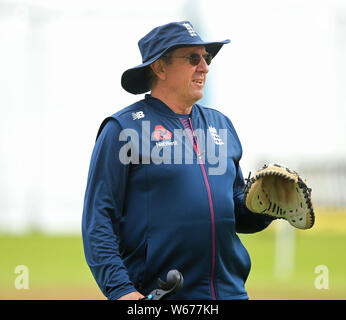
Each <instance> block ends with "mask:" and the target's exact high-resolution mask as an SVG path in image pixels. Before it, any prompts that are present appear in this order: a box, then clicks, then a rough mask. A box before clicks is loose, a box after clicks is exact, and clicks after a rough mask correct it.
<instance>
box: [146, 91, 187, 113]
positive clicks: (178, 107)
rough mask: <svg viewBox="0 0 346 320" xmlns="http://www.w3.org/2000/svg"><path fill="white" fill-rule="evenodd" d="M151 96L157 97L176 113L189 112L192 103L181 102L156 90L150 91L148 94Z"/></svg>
mask: <svg viewBox="0 0 346 320" xmlns="http://www.w3.org/2000/svg"><path fill="white" fill-rule="evenodd" d="M150 95H151V96H152V97H153V98H156V99H159V100H161V101H162V102H164V103H165V104H166V105H167V106H168V107H169V108H170V109H171V110H172V111H173V112H174V113H177V114H190V113H191V109H192V106H193V104H189V103H183V102H179V101H177V99H176V98H175V97H172V96H169V95H165V94H162V93H161V94H160V93H158V92H153V91H152V92H151V94H150Z"/></svg>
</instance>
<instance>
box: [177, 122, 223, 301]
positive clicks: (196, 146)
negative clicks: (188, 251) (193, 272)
mask: <svg viewBox="0 0 346 320" xmlns="http://www.w3.org/2000/svg"><path fill="white" fill-rule="evenodd" d="M180 121H181V123H182V125H183V127H184V128H185V129H187V128H188V127H186V126H185V124H184V122H183V121H182V119H180ZM188 121H189V124H190V128H191V134H192V135H190V132H189V131H187V133H188V136H189V139H190V140H191V143H192V145H193V148H194V150H195V152H196V155H197V158H198V162H199V165H200V167H201V170H202V173H203V178H204V182H205V185H206V188H207V193H208V201H209V208H210V216H211V227H212V265H211V276H210V284H211V292H212V296H213V300H216V295H215V287H214V273H215V251H216V249H215V214H214V205H213V199H212V196H211V190H210V185H209V181H208V177H207V173H206V170H205V166H204V163H203V161H202V157H201V153H200V152H199V149H198V145H197V140H195V138H194V136H195V133H194V131H193V126H192V121H191V119H190V118H188Z"/></svg>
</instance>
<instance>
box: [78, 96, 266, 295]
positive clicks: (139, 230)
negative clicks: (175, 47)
mask: <svg viewBox="0 0 346 320" xmlns="http://www.w3.org/2000/svg"><path fill="white" fill-rule="evenodd" d="M188 117H189V116H188V115H179V114H175V113H174V112H173V111H172V110H171V109H170V108H168V107H167V106H166V105H165V104H164V103H163V102H162V101H160V100H158V99H155V98H152V97H151V96H150V95H146V96H145V99H143V100H141V101H139V102H136V103H134V104H133V105H131V106H129V107H126V108H124V109H122V110H121V111H119V112H117V113H115V114H114V115H113V116H111V117H109V118H107V119H105V121H104V122H103V123H102V125H101V127H100V130H99V133H98V138H97V140H96V143H95V146H94V150H93V153H92V157H91V163H90V169H89V175H88V181H87V188H86V193H85V200H84V210H83V219H82V235H83V243H84V252H85V257H86V261H87V263H88V265H89V267H90V269H91V271H92V274H93V276H94V277H95V280H96V282H97V283H98V285H99V287H100V289H101V290H102V292H103V294H104V295H105V296H106V297H107V298H108V299H117V298H119V297H120V296H122V295H125V294H127V293H129V292H132V291H134V290H137V291H139V292H141V293H142V294H144V295H146V294H148V293H149V292H151V291H152V290H153V289H154V288H157V278H158V277H160V278H161V279H163V280H165V279H166V278H165V277H166V274H167V272H168V271H169V270H171V269H178V270H179V271H180V272H182V274H183V276H184V286H183V288H182V289H181V290H180V291H178V292H177V293H176V294H175V295H173V296H172V297H171V298H172V299H203V300H204V299H247V298H248V296H247V293H246V290H245V288H244V284H245V281H246V279H247V277H248V274H249V271H250V265H251V263H250V257H249V254H248V252H247V250H246V249H245V247H244V246H243V244H242V243H241V241H240V239H239V238H238V236H237V232H238V233H253V232H258V231H260V230H263V229H264V228H266V227H267V226H268V225H269V223H270V222H271V221H272V219H270V218H267V217H262V216H260V215H258V214H254V213H252V212H250V211H249V210H248V209H247V208H246V207H245V206H244V199H243V187H244V179H243V175H242V172H241V168H240V166H239V160H240V158H241V155H242V148H241V144H240V141H239V139H238V136H237V134H236V131H235V129H234V127H233V125H232V123H231V121H230V120H229V119H228V118H227V117H226V116H225V115H223V114H222V113H220V112H218V111H216V110H214V109H210V108H205V107H202V106H200V105H198V104H195V105H194V106H193V107H192V112H191V114H190V120H189V119H188ZM187 123H190V124H191V127H192V129H193V131H192V132H190V133H195V132H199V134H200V135H199V136H201V137H202V138H203V135H201V134H202V133H204V138H205V141H208V143H207V142H205V143H203V139H202V138H201V139H199V140H198V139H197V146H196V145H194V144H193V137H192V135H191V134H188V131H189V130H185V127H186V124H187ZM124 129H126V130H124ZM181 133H183V134H181ZM224 133H225V134H224ZM196 136H198V135H197V134H196ZM224 147H225V148H224ZM208 148H209V149H208ZM220 148H224V149H222V150H225V152H226V153H222V152H221V149H220ZM211 151H212V152H211ZM221 157H223V163H224V164H226V166H220V162H221V160H220V159H221ZM218 167H221V169H220V170H216V174H215V171H213V169H214V170H215V169H217V168H218Z"/></svg>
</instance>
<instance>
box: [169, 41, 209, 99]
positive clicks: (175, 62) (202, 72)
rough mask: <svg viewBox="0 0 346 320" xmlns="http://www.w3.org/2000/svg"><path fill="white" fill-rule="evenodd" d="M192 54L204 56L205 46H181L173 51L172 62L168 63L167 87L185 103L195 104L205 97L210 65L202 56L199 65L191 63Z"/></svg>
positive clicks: (171, 54)
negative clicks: (204, 92)
mask: <svg viewBox="0 0 346 320" xmlns="http://www.w3.org/2000/svg"><path fill="white" fill-rule="evenodd" d="M191 54H198V55H200V56H204V55H205V54H207V52H206V50H205V47H203V46H198V47H187V48H179V49H176V50H174V51H173V52H171V53H170V54H169V55H170V56H172V57H173V58H172V64H169V65H166V72H167V73H166V88H167V89H168V91H169V92H170V94H172V95H175V96H176V98H177V99H178V100H179V101H180V102H181V103H184V104H187V105H193V104H194V103H196V102H197V101H198V100H200V99H201V98H202V97H203V89H204V85H205V81H206V74H207V73H208V71H209V67H208V65H207V63H206V62H205V60H204V59H203V58H202V59H201V61H200V62H199V64H198V65H196V66H193V65H191V64H190V62H189V59H188V57H190V55H191ZM182 57H187V58H182Z"/></svg>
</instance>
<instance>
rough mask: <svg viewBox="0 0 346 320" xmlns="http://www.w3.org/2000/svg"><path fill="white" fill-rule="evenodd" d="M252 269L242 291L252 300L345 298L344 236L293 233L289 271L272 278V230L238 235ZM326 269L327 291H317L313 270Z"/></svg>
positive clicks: (345, 248)
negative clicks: (293, 249)
mask: <svg viewBox="0 0 346 320" xmlns="http://www.w3.org/2000/svg"><path fill="white" fill-rule="evenodd" d="M240 238H241V239H242V242H243V243H244V245H245V247H246V248H247V249H248V251H249V253H250V256H251V260H252V268H251V272H250V275H249V278H248V281H247V284H246V289H247V290H248V293H249V295H250V298H252V299H268V298H269V299H346V233H344V232H328V231H322V232H318V233H316V232H315V233H309V231H300V230H297V231H295V237H294V240H293V241H294V247H295V254H294V259H293V261H294V264H293V271H292V273H291V274H290V275H288V276H285V275H284V276H281V277H280V276H278V275H275V267H274V266H275V238H276V233H275V231H274V230H265V231H263V232H260V233H256V234H251V235H240ZM319 265H324V266H326V267H327V268H328V289H317V288H316V287H315V280H316V278H317V277H318V276H319V275H321V274H317V273H315V268H316V267H317V266H319Z"/></svg>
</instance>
